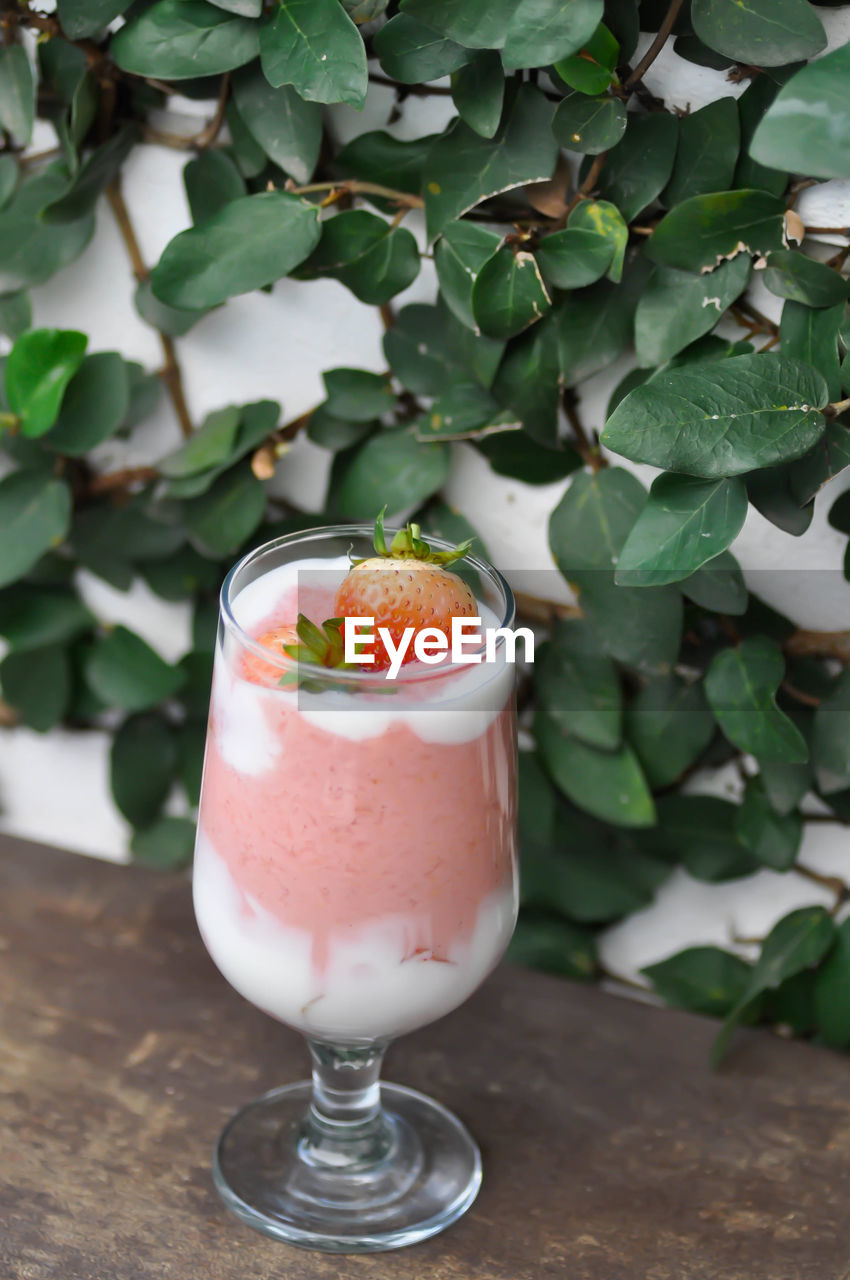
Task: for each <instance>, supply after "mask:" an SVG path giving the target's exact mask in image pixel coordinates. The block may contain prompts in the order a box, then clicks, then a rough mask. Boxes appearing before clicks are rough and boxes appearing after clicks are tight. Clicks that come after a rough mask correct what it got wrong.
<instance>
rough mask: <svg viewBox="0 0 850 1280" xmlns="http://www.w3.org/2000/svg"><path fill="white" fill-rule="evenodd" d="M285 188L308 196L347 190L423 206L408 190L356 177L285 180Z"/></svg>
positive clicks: (357, 193)
mask: <svg viewBox="0 0 850 1280" xmlns="http://www.w3.org/2000/svg"><path fill="white" fill-rule="evenodd" d="M285 190H286V191H289V192H290V193H291V194H292V195H294V196H309V195H313V194H314V193H315V194H318V192H320V191H348V192H350V193H351V195H354V196H357V195H361V196H383V198H384V199H385V200H393V201H394V202H395V203H396V204H400V205H403V206H404V207H405V208H407V209H424V208H425V201H424V200H423V199H422V197H421V196H417V195H414V194H413V193H412V192H410V191H394V190H393V188H392V187H384V186H382V185H381V184H380V183H379V182H361V181H360V180H359V179H358V178H343V179H342V180H341V181H340V180H337V181H336V182H308V183H306V184H305V185H304V186H301V187H296V186H295V185H290V184H289V183H288V182H287V184H286V188H285Z"/></svg>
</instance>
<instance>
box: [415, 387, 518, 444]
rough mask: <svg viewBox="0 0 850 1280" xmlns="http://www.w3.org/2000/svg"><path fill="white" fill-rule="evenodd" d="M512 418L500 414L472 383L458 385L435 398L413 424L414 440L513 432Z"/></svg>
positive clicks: (512, 416) (493, 401) (491, 399)
mask: <svg viewBox="0 0 850 1280" xmlns="http://www.w3.org/2000/svg"><path fill="white" fill-rule="evenodd" d="M519 426H520V424H519V423H518V422H517V421H516V415H514V414H509V413H500V411H499V406H498V404H497V403H496V401H495V400H494V399H493V397H492V396H491V395H490V393H489V392H488V391H485V389H484V387H481V386H479V385H478V383H476V382H458V383H456V384H455V385H454V386H451V387H449V388H448V390H447V391H446V392H445V393H444V394H443V395H441V396H437V398H436V400H434V401H433V403H432V405H431V407H430V409H429V410H428V412H427V413H426V414H425V415H424V417H422V418H421V419H420V420H419V422H417V423H416V425H415V435H416V438H417V440H423V441H425V442H427V441H429V440H433V439H438V440H457V439H470V438H474V437H475V436H477V435H480V434H484V433H485V432H492V431H506V430H516V429H517V428H518V427H519Z"/></svg>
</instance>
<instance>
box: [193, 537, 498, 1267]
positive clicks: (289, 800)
mask: <svg viewBox="0 0 850 1280" xmlns="http://www.w3.org/2000/svg"><path fill="white" fill-rule="evenodd" d="M370 535H371V530H370V529H368V528H366V527H365V526H359V525H358V526H338V527H335V528H330V529H316V530H311V531H309V532H307V533H301V534H295V535H291V536H287V537H284V538H279V539H277V540H276V541H274V542H270V543H268V544H266V545H265V546H262V547H259V548H258V549H257V550H255V551H253V552H251V553H250V554H249V555H248V556H246V557H245V558H244V559H243V560H242V561H240V563H239V564H237V565H236V566H235V568H234V569H232V570H231V572H230V574H229V575H228V577H227V579H226V581H225V583H224V586H223V588H222V594H221V612H220V620H219V632H218V643H217V649H216V658H215V673H214V677H213V689H212V698H211V707H210V720H209V730H208V734H207V748H206V758H205V764H204V779H203V786H202V792H201V803H200V816H199V827H198V841H197V849H196V859H195V872H194V899H195V913H196V917H197V921H198V925H199V928H200V931H201V934H202V936H203V939H204V942H205V944H206V946H207V949H208V951H209V952H210V955H211V956H212V958H213V960H214V961H215V963H216V965H217V966H218V968H219V969H220V970H221V972H222V973H223V974H224V976H225V977H226V978H227V979H228V981H229V982H230V983H231V984H232V985H233V986H234V987H235V988H236V990H237V991H239V992H240V993H241V994H242V995H243V996H245V997H246V998H247V999H248V1000H250V1001H251V1002H252V1003H254V1004H255V1005H257V1006H258V1007H259V1008H261V1009H263V1010H264V1011H266V1012H267V1013H269V1014H270V1015H271V1016H272V1017H275V1018H277V1019H279V1020H280V1021H281V1022H284V1023H285V1024H286V1025H287V1026H289V1027H292V1028H294V1029H296V1030H298V1031H300V1032H301V1033H302V1034H303V1035H304V1036H305V1037H306V1039H307V1042H308V1045H309V1049H310V1055H311V1058H312V1067H313V1071H312V1081H303V1082H299V1083H296V1084H289V1085H284V1086H283V1087H282V1088H278V1089H274V1090H272V1091H271V1092H270V1093H267V1094H265V1095H264V1096H263V1097H261V1098H258V1099H257V1100H256V1101H254V1102H251V1103H249V1104H248V1106H246V1107H245V1108H244V1109H243V1110H241V1111H239V1112H238V1114H237V1115H235V1116H234V1117H233V1119H232V1120H231V1121H230V1122H229V1124H228V1125H227V1127H226V1128H225V1130H224V1132H223V1134H222V1135H221V1138H220V1140H219V1143H218V1147H217V1150H216V1154H215V1159H214V1166H213V1172H214V1178H215V1183H216V1186H217V1188H218V1190H219V1192H220V1194H221V1196H222V1197H223V1199H224V1200H225V1202H226V1204H227V1205H228V1206H229V1208H230V1209H232V1210H233V1212H234V1213H236V1214H237V1215H238V1217H239V1218H241V1219H242V1220H243V1221H244V1222H246V1223H248V1224H249V1225H250V1226H252V1227H255V1228H257V1229H258V1230H260V1231H263V1232H265V1233H267V1234H268V1235H271V1236H274V1237H276V1238H278V1239H281V1240H286V1241H289V1242H291V1243H294V1244H298V1245H303V1246H306V1247H309V1248H314V1249H322V1250H326V1251H330V1252H371V1251H375V1250H383V1249H392V1248H396V1247H399V1246H401V1245H407V1244H413V1243H415V1242H416V1241H418V1240H422V1239H425V1238H426V1237H427V1236H430V1235H433V1234H435V1233H436V1232H438V1231H441V1230H442V1229H443V1228H444V1227H446V1226H448V1225H449V1224H450V1223H451V1222H453V1221H455V1219H457V1218H458V1217H459V1216H460V1215H461V1214H462V1213H463V1212H464V1211H465V1210H466V1209H467V1208H468V1207H469V1205H470V1204H471V1203H472V1201H473V1200H474V1198H475V1196H476V1194H477V1192H478V1188H479V1186H480V1182H481V1158H480V1154H479V1151H478V1148H477V1146H476V1144H475V1142H474V1141H473V1139H472V1138H471V1137H470V1135H469V1133H468V1132H467V1130H466V1129H465V1128H464V1126H463V1125H462V1124H461V1122H460V1121H459V1120H458V1119H457V1118H456V1117H455V1116H454V1115H452V1114H451V1112H449V1111H447V1110H446V1109H445V1108H444V1107H442V1106H441V1105H440V1104H439V1103H438V1102H435V1101H433V1100H432V1099H430V1098H427V1097H425V1096H423V1095H422V1094H420V1093H417V1092H415V1091H414V1090H412V1089H408V1088H403V1087H401V1086H399V1085H392V1084H381V1083H379V1075H380V1070H381V1062H382V1059H383V1055H384V1052H385V1050H386V1048H387V1045H388V1044H389V1043H390V1041H392V1040H393V1039H394V1038H395V1037H397V1036H399V1035H401V1034H403V1033H404V1032H407V1031H412V1030H414V1029H415V1028H417V1027H421V1026H425V1025H426V1024H428V1023H430V1022H433V1021H434V1020H435V1019H437V1018H440V1017H442V1016H443V1015H444V1014H446V1013H449V1012H450V1011H451V1010H452V1009H455V1008H456V1007H457V1006H458V1005H460V1004H462V1003H463V1001H464V1000H466V999H467V997H468V996H469V995H471V993H472V992H473V991H474V990H475V989H476V988H477V987H478V986H479V985H480V983H481V982H482V981H483V980H484V978H485V977H486V976H487V974H488V973H489V972H490V971H491V970H492V969H493V967H494V966H495V965H496V963H497V961H498V960H499V958H500V957H501V955H502V954H503V952H504V950H505V948H506V946H507V944H508V941H509V939H510V936H511V933H512V931H513V927H514V924H515V920H516V909H517V883H516V835H515V827H516V812H515V810H516V801H515V768H516V730H515V716H514V697H513V666H512V665H511V664H510V663H509V662H508V661H507V657H506V653H505V645H504V640H503V639H500V640H499V641H498V643H497V645H496V650H495V661H488V662H482V663H481V664H478V665H464V666H461V665H458V664H452V663H451V662H450V661H445V662H443V663H441V664H440V665H437V666H429V667H423V666H422V665H421V664H418V663H415V664H411V666H408V667H405V668H403V669H402V672H401V674H400V675H399V677H398V679H397V680H395V681H392V682H390V681H388V680H387V679H386V678H385V673H384V672H370V671H369V670H368V669H367V668H362V669H361V668H358V669H342V670H333V671H330V670H325V669H323V668H317V667H312V666H311V667H307V666H305V664H303V663H302V664H300V666H299V664H297V663H294V662H293V661H292V659H290V658H288V657H287V655H286V654H285V652H284V650H283V648H282V645H278V646H277V647H276V649H275V650H272V649H270V648H268V647H266V646H264V645H262V644H260V643H259V637H260V636H261V635H263V634H264V633H268V632H269V631H270V630H273V629H275V628H281V627H283V626H285V624H288V623H292V622H293V621H294V620H295V618H296V616H297V614H298V612H302V613H304V614H306V615H307V616H309V617H310V618H311V619H312V620H313V621H314V622H316V623H318V624H321V622H322V621H324V620H325V619H326V618H329V617H331V616H332V612H333V596H334V592H335V589H336V586H337V585H338V583H339V582H340V581H341V580H342V577H343V576H344V575H345V573H346V572H347V570H348V567H349V563H350V561H349V555H353V556H355V557H360V556H363V557H365V556H368V555H369V554H370V552H371V540H370ZM429 541H431V543H432V545H434V546H436V547H445V546H446V545H447V544H445V543H441V542H440V540H439V539H435V538H433V539H429ZM463 563H464V570H463V571H464V573H465V574H466V575H467V581H469V582H470V585H472V586H473V589H474V591H475V595H476V599H477V601H478V605H479V612H480V614H481V616H482V620H483V621H484V623H485V625H486V624H487V623H490V624H491V625H494V626H498V627H511V626H512V624H513V616H514V605H513V597H512V595H511V591H510V588H509V587H508V586H507V584H506V583H505V581H504V579H503V578H502V577H501V575H500V574H498V573H497V572H496V571H495V570H494V569H493V568H492V567H491V566H489V565H488V564H486V563H485V562H484V561H483V560H480V559H478V558H477V557H475V556H470V557H469V558H468V560H467V561H464V562H463Z"/></svg>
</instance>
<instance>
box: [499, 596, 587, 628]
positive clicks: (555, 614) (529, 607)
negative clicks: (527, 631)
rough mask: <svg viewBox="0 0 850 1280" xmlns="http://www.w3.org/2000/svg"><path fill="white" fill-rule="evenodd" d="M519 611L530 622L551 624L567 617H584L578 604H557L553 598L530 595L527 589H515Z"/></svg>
mask: <svg viewBox="0 0 850 1280" xmlns="http://www.w3.org/2000/svg"><path fill="white" fill-rule="evenodd" d="M514 599H515V600H516V609H517V613H518V614H519V616H520V617H521V618H527V619H528V621H529V622H539V623H542V624H546V625H548V624H550V623H552V622H561V621H563V620H564V619H565V618H583V617H584V614H583V613H582V610H581V609H580V607H579V606H578V605H577V604H556V603H555V602H554V601H553V600H541V599H540V598H539V597H538V596H532V595H529V594H528V593H527V592H525V591H515V592H514Z"/></svg>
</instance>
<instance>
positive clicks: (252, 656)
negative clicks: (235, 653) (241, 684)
mask: <svg viewBox="0 0 850 1280" xmlns="http://www.w3.org/2000/svg"><path fill="white" fill-rule="evenodd" d="M297 643H298V633H297V632H296V630H295V627H294V625H289V626H286V627H275V628H274V630H272V631H264V632H263V634H262V635H261V636H257V644H261V645H262V646H263V648H264V649H269V650H271V652H272V653H275V654H277V655H278V656H282V655H283V654H284V653H285V648H284V646H285V645H290V644H297ZM283 674H284V670H283V668H282V667H281V666H276V665H275V664H274V663H273V662H264V661H263V659H262V658H261V657H260V656H259V654H256V653H247V652H246V653H244V654H243V655H242V671H241V675H242V679H243V680H249V681H250V682H251V684H264V685H269V686H273V685H277V684H280V678H281V676H282V675H283Z"/></svg>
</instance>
